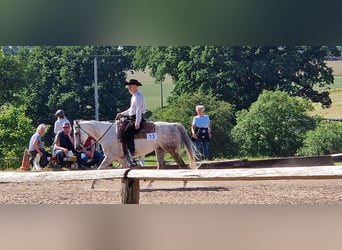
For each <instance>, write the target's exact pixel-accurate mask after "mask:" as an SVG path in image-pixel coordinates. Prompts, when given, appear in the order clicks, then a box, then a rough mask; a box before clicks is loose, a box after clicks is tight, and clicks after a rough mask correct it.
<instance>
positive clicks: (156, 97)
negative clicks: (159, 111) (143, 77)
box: [139, 81, 174, 111]
mask: <svg viewBox="0 0 342 250" xmlns="http://www.w3.org/2000/svg"><path fill="white" fill-rule="evenodd" d="M162 87H163V106H164V107H165V106H166V105H167V97H168V96H170V93H171V91H172V90H173V87H174V84H173V83H172V82H163V83H162ZM139 90H140V91H141V93H143V95H144V97H145V101H146V105H147V110H150V111H153V110H155V109H156V108H158V107H161V101H162V100H161V84H160V83H155V82H153V81H149V82H147V81H146V82H144V85H143V86H141V87H139Z"/></svg>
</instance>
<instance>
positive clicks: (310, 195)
mask: <svg viewBox="0 0 342 250" xmlns="http://www.w3.org/2000/svg"><path fill="white" fill-rule="evenodd" d="M0 185H1V191H0V203H1V204H121V197H120V188H121V181H120V180H98V181H97V184H96V187H95V189H94V190H92V189H90V185H91V181H60V182H44V183H1V184H0ZM140 188H141V191H140V204H342V180H340V179H334V180H272V181H271V180H269V181H260V180H259V181H215V182H209V181H189V182H188V184H187V186H186V187H185V188H184V187H183V182H181V181H155V182H154V183H153V184H152V186H149V182H144V181H141V182H140Z"/></svg>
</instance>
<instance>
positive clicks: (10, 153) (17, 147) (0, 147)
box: [0, 104, 35, 167]
mask: <svg viewBox="0 0 342 250" xmlns="http://www.w3.org/2000/svg"><path fill="white" fill-rule="evenodd" d="M25 112H26V107H25V106H19V107H15V106H13V105H10V104H7V105H3V106H2V107H1V108H0V157H1V158H18V157H19V158H20V157H21V156H22V155H23V152H24V149H25V148H27V147H28V144H29V140H30V137H31V135H32V134H33V133H34V132H35V128H34V126H32V120H31V119H29V118H27V116H26V113H25ZM1 167H3V166H1ZM12 167H19V166H12Z"/></svg>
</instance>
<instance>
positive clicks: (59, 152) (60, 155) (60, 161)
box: [54, 149, 65, 167]
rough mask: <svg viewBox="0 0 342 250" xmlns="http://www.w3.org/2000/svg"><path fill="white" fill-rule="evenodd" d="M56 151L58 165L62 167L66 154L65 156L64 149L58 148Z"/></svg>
mask: <svg viewBox="0 0 342 250" xmlns="http://www.w3.org/2000/svg"><path fill="white" fill-rule="evenodd" d="M54 152H55V156H56V159H57V167H62V166H63V164H64V156H65V154H64V152H63V150H60V149H56V150H55V151H54Z"/></svg>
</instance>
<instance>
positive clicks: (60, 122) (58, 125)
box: [53, 118, 71, 135]
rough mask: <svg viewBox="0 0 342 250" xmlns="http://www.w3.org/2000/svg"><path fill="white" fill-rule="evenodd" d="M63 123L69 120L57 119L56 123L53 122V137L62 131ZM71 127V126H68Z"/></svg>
mask: <svg viewBox="0 0 342 250" xmlns="http://www.w3.org/2000/svg"><path fill="white" fill-rule="evenodd" d="M64 122H68V123H70V122H69V120H68V119H67V118H62V119H57V121H55V127H54V130H53V132H55V135H58V133H59V132H62V131H63V123H64ZM70 126H71V124H70Z"/></svg>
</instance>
